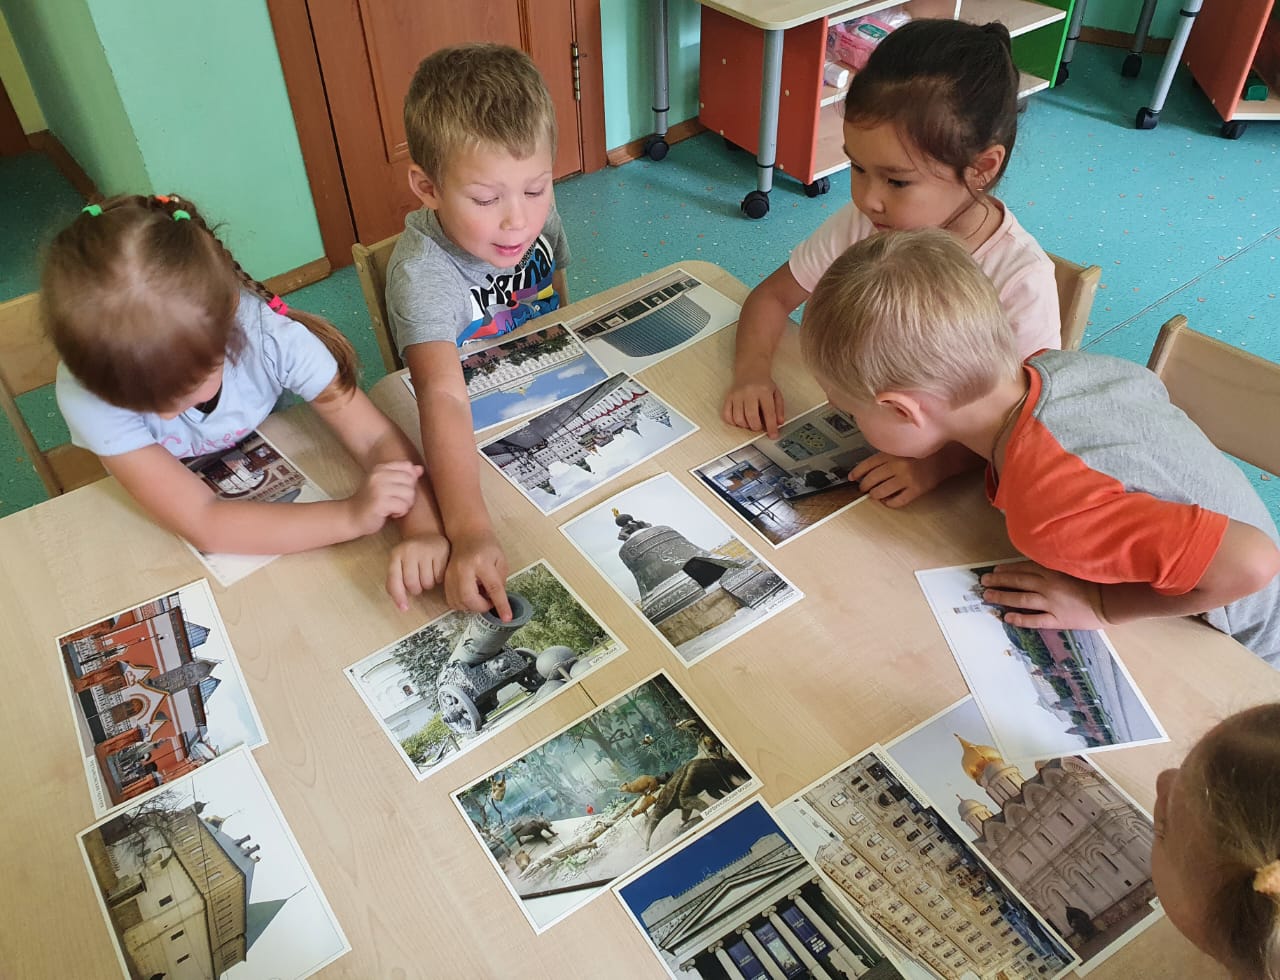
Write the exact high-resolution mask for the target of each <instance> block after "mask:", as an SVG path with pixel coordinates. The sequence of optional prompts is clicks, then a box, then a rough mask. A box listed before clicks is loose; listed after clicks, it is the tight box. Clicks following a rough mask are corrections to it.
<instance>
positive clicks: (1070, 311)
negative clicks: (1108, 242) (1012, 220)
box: [1049, 253, 1102, 350]
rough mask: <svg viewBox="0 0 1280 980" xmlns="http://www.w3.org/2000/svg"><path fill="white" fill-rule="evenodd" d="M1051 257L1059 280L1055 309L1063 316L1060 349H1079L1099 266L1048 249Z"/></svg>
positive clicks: (1055, 276)
mask: <svg viewBox="0 0 1280 980" xmlns="http://www.w3.org/2000/svg"><path fill="white" fill-rule="evenodd" d="M1049 258H1051V259H1052V260H1053V278H1054V279H1055V280H1056V281H1057V283H1058V310H1059V312H1060V314H1061V317H1062V349H1063V350H1078V349H1079V347H1080V340H1081V338H1082V337H1084V329H1085V327H1087V326H1088V325H1089V311H1090V310H1092V309H1093V297H1094V294H1095V293H1097V291H1098V280H1099V279H1101V278H1102V270H1101V269H1100V268H1098V267H1097V266H1096V265H1090V266H1083V265H1076V264H1075V263H1074V262H1072V261H1070V260H1068V259H1064V258H1062V257H1061V256H1058V255H1054V254H1053V253H1049Z"/></svg>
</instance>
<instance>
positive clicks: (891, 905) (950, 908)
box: [783, 752, 1074, 980]
mask: <svg viewBox="0 0 1280 980" xmlns="http://www.w3.org/2000/svg"><path fill="white" fill-rule="evenodd" d="M783 813H784V815H785V819H784V820H783V824H784V826H785V827H786V828H787V829H788V830H789V831H791V832H792V835H793V836H795V835H796V833H797V832H800V830H801V829H803V830H806V831H807V834H808V836H809V839H810V840H814V839H815V838H814V831H815V830H817V831H818V832H819V834H820V838H819V839H822V838H825V840H824V841H823V843H821V844H820V846H818V848H817V851H816V854H815V858H814V859H815V862H816V863H817V865H818V867H819V868H821V869H822V870H823V871H824V872H825V873H826V874H827V875H828V876H829V877H830V878H831V879H832V880H833V881H834V882H835V883H836V884H837V885H838V886H839V887H840V888H841V889H842V890H843V891H844V892H845V893H846V894H847V895H848V897H849V899H850V900H851V901H852V902H853V903H854V905H855V906H856V907H857V908H858V909H860V910H861V911H862V912H863V914H865V915H867V916H869V917H870V918H871V919H872V921H874V922H875V923H876V925H878V926H879V927H880V928H881V929H883V930H884V931H885V932H886V933H888V934H889V935H890V936H892V937H893V938H894V939H895V940H896V941H897V942H898V943H899V945H901V946H902V947H903V948H904V949H905V950H906V951H907V953H908V954H909V955H911V956H912V957H913V958H915V959H916V960H918V961H919V962H920V963H922V964H923V965H925V966H926V967H927V968H928V969H930V970H932V971H933V972H934V973H936V974H937V975H938V976H940V977H943V978H944V980H962V978H963V977H965V976H978V977H998V976H1003V977H1007V978H1009V980H1013V978H1018V977H1022V978H1032V977H1053V976H1056V975H1057V974H1059V973H1060V972H1062V971H1063V970H1064V969H1066V968H1067V967H1068V966H1070V965H1071V964H1072V963H1073V962H1074V957H1073V955H1072V954H1071V953H1070V951H1068V950H1067V948H1066V947H1064V946H1063V945H1061V943H1060V941H1059V940H1058V939H1057V937H1055V936H1054V935H1053V934H1052V933H1051V932H1050V931H1049V930H1048V929H1046V928H1045V927H1044V925H1043V924H1042V923H1041V922H1040V921H1039V920H1038V919H1036V918H1035V916H1034V915H1033V914H1032V913H1031V911H1030V910H1029V909H1028V908H1027V907H1026V905H1024V904H1023V902H1022V901H1021V900H1020V899H1019V898H1018V897H1017V896H1016V895H1014V894H1013V893H1012V892H1011V891H1010V890H1009V889H1008V888H1007V887H1006V886H1005V885H1004V884H1002V883H1001V881H1000V880H999V879H998V878H997V877H996V876H995V875H994V874H993V873H992V872H991V871H990V870H989V869H988V868H987V867H986V866H985V865H984V864H983V863H982V861H981V860H980V859H979V858H978V857H977V855H976V854H975V852H974V851H973V849H972V847H971V845H970V844H969V843H968V842H967V841H965V840H964V839H963V838H962V837H961V836H960V835H959V834H958V833H957V832H956V831H955V830H953V829H952V828H951V827H950V826H948V824H947V822H946V821H945V820H944V819H943V818H942V817H941V815H940V814H938V812H937V811H936V810H934V809H932V808H931V807H929V806H927V805H925V804H924V803H923V802H922V801H920V800H918V799H916V798H915V796H913V795H912V793H911V791H910V790H908V789H907V787H906V786H905V785H904V784H903V783H902V782H901V780H899V779H898V777H897V776H896V775H895V774H894V773H893V771H892V770H891V769H890V767H889V766H888V765H887V764H886V763H885V762H884V761H883V760H882V759H880V758H879V757H878V756H877V755H876V753H874V752H868V753H866V754H865V755H863V756H861V757H859V758H858V759H855V760H854V761H853V762H851V763H850V764H849V765H848V766H846V767H844V768H843V769H841V770H840V771H839V772H837V773H835V774H834V775H832V776H830V777H828V778H827V779H825V780H823V781H822V782H821V783H819V784H818V785H817V786H815V787H814V788H812V789H811V790H809V791H808V792H806V793H805V794H804V795H803V796H802V797H801V798H800V799H798V800H796V801H794V802H793V803H791V804H788V805H787V807H785V808H784V809H783ZM795 821H799V822H802V823H803V824H807V825H808V826H807V827H804V828H800V827H793V825H792V824H793V822H795Z"/></svg>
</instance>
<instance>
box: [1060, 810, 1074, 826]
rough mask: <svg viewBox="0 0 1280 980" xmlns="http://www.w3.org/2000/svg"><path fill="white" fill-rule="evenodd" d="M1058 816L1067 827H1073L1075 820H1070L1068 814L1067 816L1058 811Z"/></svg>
mask: <svg viewBox="0 0 1280 980" xmlns="http://www.w3.org/2000/svg"><path fill="white" fill-rule="evenodd" d="M1058 818H1059V819H1060V820H1061V821H1062V822H1063V823H1065V824H1066V825H1067V826H1068V827H1074V826H1075V821H1073V820H1072V819H1071V818H1070V817H1069V816H1067V815H1066V814H1065V813H1059V814H1058Z"/></svg>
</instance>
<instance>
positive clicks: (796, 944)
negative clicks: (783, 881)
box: [764, 906, 831, 980]
mask: <svg viewBox="0 0 1280 980" xmlns="http://www.w3.org/2000/svg"><path fill="white" fill-rule="evenodd" d="M764 914H765V915H767V916H768V917H769V921H770V922H772V923H773V927H774V928H775V929H777V930H778V935H779V936H781V937H782V941H783V942H784V943H786V944H787V945H788V946H790V947H791V950H792V952H794V953H795V954H796V955H797V956H798V957H800V960H801V962H802V963H804V965H805V966H807V967H808V968H809V972H810V973H811V974H813V976H814V977H816V978H817V980H831V974H830V973H828V972H827V971H826V970H824V969H823V968H822V966H821V964H819V963H818V961H817V960H816V959H814V958H813V954H812V953H810V952H809V948H808V947H807V946H805V944H804V940H802V939H801V938H800V937H799V936H797V935H796V934H795V933H794V932H792V931H791V927H790V926H789V925H787V923H786V920H784V919H783V918H782V916H780V915H779V914H778V909H777V907H776V906H775V907H770V908H767V909H765V912H764Z"/></svg>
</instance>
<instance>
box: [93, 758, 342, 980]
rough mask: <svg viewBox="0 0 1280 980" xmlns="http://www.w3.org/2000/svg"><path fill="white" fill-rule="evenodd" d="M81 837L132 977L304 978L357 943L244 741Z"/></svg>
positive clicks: (122, 962)
mask: <svg viewBox="0 0 1280 980" xmlns="http://www.w3.org/2000/svg"><path fill="white" fill-rule="evenodd" d="M79 839H80V850H81V853H82V854H83V856H84V860H85V866H86V867H87V869H88V871H89V876H90V878H92V879H93V883H94V891H95V893H96V894H97V896H98V905H99V908H100V909H101V910H102V914H103V917H104V918H105V919H106V920H107V925H108V927H109V929H110V932H111V939H112V941H113V942H114V944H115V947H116V954H117V955H118V957H119V959H120V966H121V969H122V971H123V973H124V975H125V976H126V977H242V978H245V980H276V978H280V980H285V978H288V980H301V978H303V977H309V976H311V975H312V974H313V973H315V972H316V971H318V970H320V969H321V968H322V967H324V966H326V965H328V964H329V963H332V962H333V961H334V960H336V959H337V958H338V957H340V956H342V955H343V954H344V953H347V952H349V951H350V949H351V947H350V946H349V945H348V944H347V939H346V936H344V935H343V932H342V927H341V926H340V925H339V924H338V920H337V919H336V918H335V917H334V914H333V910H332V909H331V908H330V907H329V903H328V901H327V900H326V899H325V897H324V893H323V892H322V891H321V890H320V885H319V884H318V883H317V882H316V879H315V875H313V874H312V873H311V868H310V866H309V865H308V864H307V859H306V857H305V856H303V853H302V849H301V848H300V847H299V846H298V841H297V839H296V838H295V837H294V836H293V832H292V831H291V830H290V829H289V825H288V823H286V822H285V819H284V814H282V813H281V812H280V808H279V806H277V804H276V801H275V798H274V797H273V796H272V795H271V791H270V790H269V789H268V788H267V784H266V781H265V780H264V779H263V778H262V772H261V771H260V770H259V769H258V766H257V763H256V762H254V760H253V756H252V755H251V754H250V753H249V750H248V749H239V750H237V751H235V752H230V753H228V754H227V755H225V756H223V757H222V758H220V759H218V760H217V761H216V762H213V763H210V764H209V765H207V766H202V767H201V768H200V769H197V770H195V771H194V772H192V773H189V774H188V775H186V776H184V777H183V778H181V779H179V780H178V781H176V782H174V783H169V784H166V785H165V786H162V787H160V788H158V789H155V790H153V791H152V792H151V793H149V794H148V795H146V796H142V797H139V798H137V799H136V800H131V801H130V805H129V806H128V807H127V808H125V809H123V810H121V811H119V812H118V813H116V814H115V815H113V816H111V817H108V818H107V819H106V820H103V821H101V822H99V823H97V824H95V825H94V826H92V827H90V828H89V829H88V830H86V831H84V832H82V833H81V834H80V838H79Z"/></svg>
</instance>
